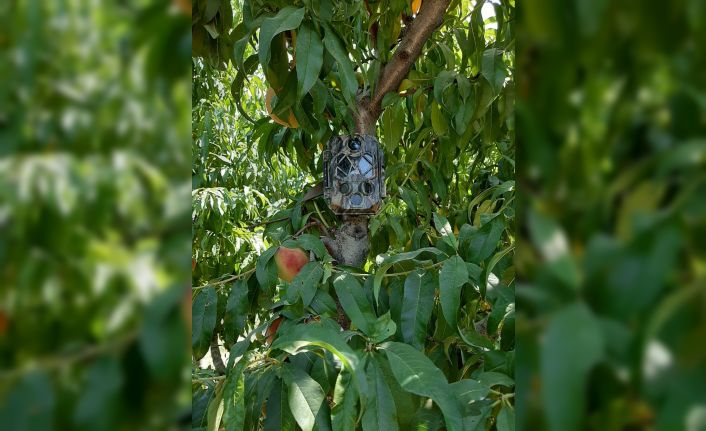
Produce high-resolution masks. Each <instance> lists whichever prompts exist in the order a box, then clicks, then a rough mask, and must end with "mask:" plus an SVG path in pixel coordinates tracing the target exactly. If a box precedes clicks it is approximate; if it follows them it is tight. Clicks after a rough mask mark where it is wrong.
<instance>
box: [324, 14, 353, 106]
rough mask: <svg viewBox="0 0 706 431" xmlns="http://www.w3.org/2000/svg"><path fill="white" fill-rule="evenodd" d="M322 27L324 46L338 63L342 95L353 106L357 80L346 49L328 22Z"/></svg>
mask: <svg viewBox="0 0 706 431" xmlns="http://www.w3.org/2000/svg"><path fill="white" fill-rule="evenodd" d="M324 28H325V33H324V46H325V47H326V51H328V52H329V54H331V56H332V57H333V58H334V60H336V64H337V65H338V75H339V77H340V79H341V85H342V87H343V97H344V98H345V99H346V101H347V102H348V103H349V104H350V105H351V106H354V105H355V95H356V92H357V91H358V81H357V80H356V77H355V73H354V72H353V64H352V63H351V60H350V58H349V57H348V50H346V49H344V44H343V42H341V40H340V39H339V37H338V35H337V34H336V33H335V32H334V30H333V29H332V28H331V27H330V26H329V25H328V24H324Z"/></svg>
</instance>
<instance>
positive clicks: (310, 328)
mask: <svg viewBox="0 0 706 431" xmlns="http://www.w3.org/2000/svg"><path fill="white" fill-rule="evenodd" d="M311 347H320V348H323V349H326V350H328V351H329V352H331V353H332V354H333V355H334V356H336V357H337V358H338V359H339V360H340V361H341V362H342V363H343V366H344V367H346V368H347V369H348V370H349V371H350V372H351V373H352V374H353V376H354V377H355V382H356V384H357V385H358V392H359V393H360V395H361V398H364V397H365V394H366V388H367V383H366V381H365V374H364V372H363V370H362V369H361V368H360V357H359V356H358V354H357V353H356V352H355V351H353V349H351V348H350V346H348V344H347V343H346V341H345V340H344V338H343V334H342V333H341V331H340V326H339V325H338V324H337V323H336V322H334V321H332V320H331V319H328V318H325V319H321V321H319V322H315V323H308V324H299V325H295V326H293V327H291V328H289V329H288V330H287V332H286V333H284V334H282V335H280V336H279V337H278V338H277V340H275V342H274V343H273V344H272V347H271V348H272V349H273V350H274V349H280V350H284V351H285V352H287V353H290V354H292V355H296V354H297V353H299V352H300V351H302V350H306V349H309V348H311Z"/></svg>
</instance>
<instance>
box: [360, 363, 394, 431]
mask: <svg viewBox="0 0 706 431" xmlns="http://www.w3.org/2000/svg"><path fill="white" fill-rule="evenodd" d="M365 369H366V372H367V375H368V388H370V397H368V403H367V404H366V406H365V412H364V413H363V431H379V430H385V431H388V430H389V431H395V430H397V429H399V428H398V426H397V409H396V407H395V400H394V399H393V398H392V392H391V391H390V387H389V386H388V385H387V381H385V376H384V374H383V372H382V369H381V368H380V366H379V365H378V363H377V358H376V357H375V355H370V356H368V361H367V366H366V368H365Z"/></svg>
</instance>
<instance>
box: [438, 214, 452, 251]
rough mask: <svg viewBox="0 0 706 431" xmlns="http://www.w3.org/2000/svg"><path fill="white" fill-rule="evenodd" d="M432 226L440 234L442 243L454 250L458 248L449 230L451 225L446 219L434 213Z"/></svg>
mask: <svg viewBox="0 0 706 431" xmlns="http://www.w3.org/2000/svg"><path fill="white" fill-rule="evenodd" d="M434 226H435V227H436V231H437V232H439V234H441V238H442V239H443V240H444V242H445V243H447V244H448V245H450V246H451V247H452V248H453V249H454V250H456V249H457V248H458V244H457V242H456V236H454V231H453V229H451V224H450V223H449V221H448V220H447V219H446V217H444V216H442V215H439V214H438V213H434Z"/></svg>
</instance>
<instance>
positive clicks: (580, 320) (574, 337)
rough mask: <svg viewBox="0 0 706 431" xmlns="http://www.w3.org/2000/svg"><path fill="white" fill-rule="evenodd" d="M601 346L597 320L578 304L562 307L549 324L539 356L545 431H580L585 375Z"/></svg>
mask: <svg viewBox="0 0 706 431" xmlns="http://www.w3.org/2000/svg"><path fill="white" fill-rule="evenodd" d="M603 344H604V341H603V335H602V332H601V328H600V326H599V322H598V320H597V319H596V318H595V317H594V316H593V314H592V313H591V311H590V310H589V309H588V308H587V307H586V305H584V304H582V303H575V304H573V305H569V306H567V307H565V308H564V309H562V310H561V311H559V312H557V313H556V314H555V315H554V316H553V317H552V318H551V320H550V321H549V324H548V326H547V329H546V332H545V334H544V342H543V343H542V344H541V352H540V358H541V377H542V400H543V401H544V408H545V409H546V413H547V420H548V423H549V430H551V431H560V430H561V431H574V430H578V429H581V424H583V423H584V421H583V416H584V411H585V404H586V382H587V379H588V373H589V371H590V370H591V368H593V366H594V365H595V364H596V363H598V361H600V360H601V358H602V357H603V349H604V347H603ZM557 394H561V396H560V397H557V396H556V395H557Z"/></svg>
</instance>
